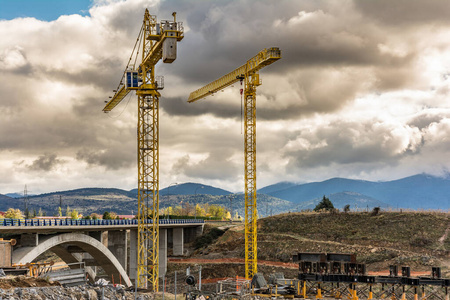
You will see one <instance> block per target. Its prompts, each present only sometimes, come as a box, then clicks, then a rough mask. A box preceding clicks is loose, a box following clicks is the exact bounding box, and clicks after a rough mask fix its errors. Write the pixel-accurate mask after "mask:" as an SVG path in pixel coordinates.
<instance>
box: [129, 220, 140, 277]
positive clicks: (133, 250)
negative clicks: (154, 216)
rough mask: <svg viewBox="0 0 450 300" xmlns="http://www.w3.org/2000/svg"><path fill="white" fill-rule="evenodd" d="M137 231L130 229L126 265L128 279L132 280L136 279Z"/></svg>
mask: <svg viewBox="0 0 450 300" xmlns="http://www.w3.org/2000/svg"><path fill="white" fill-rule="evenodd" d="M137 244H138V231H137V229H131V230H130V263H129V266H128V274H129V276H130V279H131V280H132V281H133V282H134V281H135V280H136V272H137V248H138V245H137Z"/></svg>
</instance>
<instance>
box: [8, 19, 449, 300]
mask: <svg viewBox="0 0 450 300" xmlns="http://www.w3.org/2000/svg"><path fill="white" fill-rule="evenodd" d="M172 17H173V18H172V19H171V20H165V21H160V22H158V20H157V17H156V16H154V15H151V14H150V13H149V11H148V10H146V11H145V14H144V19H143V22H142V27H141V30H140V32H139V35H138V37H137V39H136V44H135V45H134V49H133V52H132V54H131V56H130V57H129V59H128V60H127V65H126V68H125V70H124V72H123V74H118V77H120V76H119V75H121V80H120V82H119V85H118V86H117V88H116V89H115V90H114V95H113V96H111V97H110V99H109V100H108V101H105V103H106V105H105V106H104V108H103V112H105V113H108V112H110V111H112V110H113V109H114V108H115V107H116V106H117V105H119V104H120V103H121V102H122V100H123V99H124V98H125V97H126V96H127V95H128V94H129V93H132V92H134V93H135V94H136V95H137V109H138V114H137V115H138V120H137V152H138V162H137V165H138V168H137V169H138V170H137V178H138V207H137V215H136V217H137V220H136V222H135V223H133V222H131V221H130V222H122V223H120V222H110V223H108V224H106V223H101V222H92V221H91V222H89V223H87V222H84V223H83V222H81V221H82V220H80V222H78V221H77V222H75V223H73V222H71V223H68V221H67V220H66V221H65V223H64V222H63V221H62V220H56V221H54V220H53V221H48V223H45V221H43V223H39V221H38V222H37V223H36V222H34V221H30V220H23V221H18V222H16V223H14V222H12V223H7V222H6V221H4V222H3V225H1V226H0V229H2V230H4V232H5V233H7V234H8V235H9V239H6V238H5V240H0V268H2V267H3V269H5V270H7V271H9V272H10V274H14V273H16V274H23V275H28V276H33V277H41V278H47V279H48V280H50V279H51V280H52V281H58V280H59V279H61V278H62V277H64V276H66V275H67V274H68V273H66V275H64V274H63V273H61V274H56V275H52V276H53V277H49V276H50V274H52V272H54V271H56V270H55V269H54V265H53V264H54V263H53V262H51V263H50V262H48V263H45V262H44V263H42V262H37V260H42V257H39V258H36V260H34V261H26V259H27V258H29V257H32V255H35V254H36V255H35V256H34V257H36V256H37V255H42V253H44V252H42V251H41V250H39V249H40V248H39V247H41V248H42V249H44V246H45V247H47V248H46V249H49V251H53V252H54V253H56V254H57V255H58V256H59V257H60V258H61V259H62V261H64V263H67V265H66V266H64V267H65V268H66V269H68V270H69V271H70V272H71V273H70V274H68V275H67V276H68V277H70V280H72V279H73V278H74V276H75V277H76V278H78V281H68V282H66V283H65V285H66V286H73V285H79V284H87V282H89V281H90V282H91V283H92V284H93V283H95V282H98V281H97V280H98V276H96V275H98V274H99V273H89V272H90V271H89V272H87V271H86V269H87V268H86V267H88V266H89V267H92V270H97V269H96V268H98V267H99V266H100V267H101V268H103V269H104V271H105V272H104V273H103V275H104V277H105V278H106V279H107V280H108V281H112V282H113V284H114V285H120V286H123V287H124V289H125V290H126V291H127V292H128V293H129V294H127V297H132V295H133V292H135V293H137V292H139V293H140V294H139V295H140V296H139V297H144V296H142V295H144V294H145V293H150V294H151V293H153V294H157V295H162V297H163V299H164V297H169V294H170V295H171V296H170V297H172V296H173V297H174V298H175V299H176V298H177V295H179V296H178V297H180V294H182V295H183V297H184V298H185V299H186V300H205V299H211V300H220V299H262V298H272V299H281V298H289V299H349V300H357V299H390V300H394V299H401V300H406V299H408V300H419V299H421V300H425V299H430V300H431V299H439V300H449V299H450V296H449V295H450V291H449V289H450V278H449V277H448V274H449V272H448V270H449V269H448V268H449V267H448V263H449V251H450V249H449V248H448V247H449V237H448V235H449V228H450V223H449V218H448V213H446V212H443V213H439V214H437V216H436V220H437V221H436V222H437V224H439V225H436V226H438V228H437V229H436V228H435V231H436V232H438V233H436V234H439V236H438V238H435V237H433V239H431V238H430V240H431V242H428V240H425V242H423V243H422V244H420V243H419V242H417V244H414V245H413V244H408V243H409V242H408V239H409V238H408V237H406V238H405V240H401V239H396V241H389V240H388V239H385V240H382V239H381V238H380V240H379V241H378V240H376V239H375V238H373V239H372V238H371V237H370V236H364V238H360V239H358V242H355V241H350V238H348V237H347V236H345V237H343V236H342V235H338V234H335V235H334V236H332V237H331V235H330V237H329V236H328V234H331V232H333V229H332V228H331V225H330V224H331V222H330V221H329V220H325V221H323V223H321V222H319V223H318V224H315V225H312V222H313V220H317V219H319V218H328V217H329V218H334V219H333V220H338V221H336V222H337V223H339V224H350V223H346V222H347V221H344V218H347V217H348V218H349V216H350V217H351V216H352V215H351V214H345V215H344V213H339V212H337V213H336V212H335V215H333V214H331V213H329V212H319V213H314V214H313V213H311V214H309V215H307V216H306V217H308V218H311V221H307V222H308V223H309V224H310V226H313V227H316V228H317V227H322V228H323V231H324V232H325V233H323V232H320V234H322V235H320V234H319V233H318V232H316V233H314V234H311V236H307V235H306V232H305V231H304V230H303V234H304V235H303V236H302V231H301V230H299V231H298V232H296V231H295V230H294V228H296V226H297V225H298V224H304V223H306V222H304V221H302V220H301V219H300V218H302V217H303V215H301V213H297V214H294V213H292V214H285V215H280V216H275V217H268V218H265V219H264V220H260V219H258V213H257V187H256V182H257V178H256V177H257V174H258V172H257V170H256V166H257V163H256V157H257V150H256V120H257V118H256V102H257V101H256V96H257V88H258V87H259V86H261V85H262V84H263V83H262V78H261V77H262V76H261V77H260V74H259V73H260V71H262V70H263V69H264V68H265V67H269V66H270V65H271V64H273V63H276V62H277V61H278V60H280V59H282V49H279V48H277V47H268V48H265V49H261V50H260V51H259V52H258V53H255V55H254V56H253V57H250V58H249V59H248V60H247V61H246V62H243V64H242V65H240V66H237V67H236V69H234V70H232V71H230V72H228V73H225V74H224V75H223V76H222V77H220V78H218V79H216V80H214V81H212V82H210V83H208V84H206V85H205V86H203V87H200V88H198V89H197V90H195V91H193V92H192V93H191V94H190V95H189V97H186V98H187V99H186V100H187V101H188V102H189V103H194V102H195V103H194V104H192V105H198V106H200V105H202V103H201V102H202V101H200V100H201V99H204V98H207V97H208V96H213V95H214V94H215V93H217V92H220V91H222V90H224V89H225V88H227V87H230V86H232V85H234V84H236V85H240V95H241V99H230V101H239V100H241V101H242V103H243V104H242V105H243V109H242V110H243V125H244V130H243V137H244V143H243V144H244V149H243V150H244V151H243V152H244V162H243V171H244V174H243V178H244V189H243V193H244V195H245V216H244V220H243V222H242V224H241V223H238V224H233V223H232V222H231V224H228V223H223V224H221V223H220V222H218V223H217V224H213V223H212V222H211V223H209V224H206V225H205V222H203V221H201V222H200V221H199V220H197V219H194V220H183V222H181V221H175V220H172V221H171V220H163V219H161V218H160V215H161V214H160V204H159V197H160V195H159V191H160V186H159V182H160V178H159V176H160V175H159V171H160V168H164V161H160V153H159V149H160V144H161V143H164V140H160V134H159V121H160V109H159V107H160V105H159V101H160V98H161V97H162V90H163V89H164V78H163V77H162V76H159V75H157V72H156V66H157V64H158V63H159V62H160V61H161V60H162V62H163V63H174V62H175V61H176V58H177V44H178V43H179V42H182V40H183V39H184V27H183V24H182V22H179V21H177V14H176V13H175V12H174V13H173V14H172ZM180 55H182V53H181V54H180ZM205 63H207V62H205ZM203 101H208V99H205V100H203ZM406 214H407V213H402V214H400V213H398V214H395V215H394V214H392V215H391V214H389V213H381V215H382V218H383V219H381V217H380V215H370V214H369V213H354V215H353V219H356V218H360V217H361V218H363V219H364V220H365V221H363V222H368V223H373V224H375V223H376V222H380V225H377V226H379V227H380V228H381V226H382V224H385V223H386V222H387V223H389V220H390V219H392V220H396V218H398V219H401V218H403V217H404V216H405V215H406ZM414 217H415V216H412V217H411V218H414ZM277 218H280V219H277ZM281 218H282V219H284V220H289V222H290V223H289V224H288V225H286V227H287V228H285V229H284V231H283V232H281V229H280V228H282V226H281V224H283V223H282V221H281ZM297 218H299V219H297ZM339 218H340V219H339ZM376 218H378V219H376ZM270 222H273V223H274V224H277V225H273V224H272V227H270V229H269V226H268V224H269V223H270ZM363 224H364V223H363ZM363 224H360V226H359V227H358V228H348V229H346V231H347V232H353V235H356V234H357V231H358V230H363V227H364V225H363ZM8 226H9V227H11V228H12V229H10V231H7V230H8ZM52 226H53V227H52ZM102 226H104V227H102ZM106 226H110V227H106ZM205 226H206V227H207V228H206V229H207V230H205ZM277 226H278V227H277ZM305 226H306V225H305ZM411 226H412V225H411ZM420 226H421V225H419V227H418V228H417V231H420ZM423 226H424V227H426V225H423ZM430 226H431V225H430ZM75 227H76V228H78V229H74V228H75ZM212 227H214V228H219V229H217V230H221V233H220V234H219V235H218V237H215V239H213V240H212V241H210V243H207V244H205V245H201V246H195V243H196V241H198V240H199V238H200V237H202V236H204V235H205V234H206V233H208V232H210V231H211V230H212V229H211V228H212ZM349 227H351V226H350V225H349ZM367 227H369V226H367ZM105 228H106V229H105ZM108 228H109V229H108ZM230 228H231V229H230ZM274 228H277V229H274ZM38 229H39V230H41V231H39V232H38V231H36V230H38ZM278 229H279V230H280V232H278V233H277V232H276V231H277V230H278ZM13 230H14V231H15V233H16V234H18V233H17V232H19V231H21V232H20V236H17V237H16V236H14V235H13ZM33 230H34V231H33ZM260 230H262V232H263V234H262V235H261V236H260V235H259V231H260ZM318 230H319V229H318ZM376 230H378V229H374V232H373V234H374V235H375V231H376ZM389 230H392V228H390V229H389ZM422 230H425V229H422ZM75 231H76V232H75ZM205 231H207V232H205ZM271 231H272V232H271ZM399 231H400V230H399ZM367 232H369V231H367ZM367 232H365V233H364V234H370V232H369V233H367ZM270 234H273V235H270ZM82 235H85V237H84V236H83V237H81V236H82ZM294 235H296V237H295V238H294ZM405 235H407V234H405ZM299 236H301V238H300V237H299ZM323 236H326V238H323ZM81 238H83V240H82V241H77V239H81ZM291 239H292V240H294V239H296V241H295V242H296V243H297V244H293V245H289V246H286V247H285V248H282V245H284V244H283V243H285V242H286V241H289V240H291ZM441 239H442V241H441ZM50 240H52V243H50V242H49V241H50ZM319 241H320V242H319ZM372 241H375V242H374V244H372ZM69 242H70V243H69ZM307 242H310V243H311V244H310V245H309V246H305V245H306V244H307ZM183 243H186V244H188V245H186V246H183ZM47 244H48V245H47ZM269 244H270V245H272V248H270V249H269V247H268V245H269ZM311 245H313V246H311ZM356 245H362V246H361V247H362V248H364V252H363V251H362V250H360V249H357V246H356ZM27 247H29V248H30V249H31V248H32V247H34V248H33V249H32V250H30V251H29V252H27V253H25V248H27ZM214 247H215V248H214ZM358 247H359V246H358ZM433 247H434V248H433ZM36 249H37V250H36ZM381 249H382V250H381ZM417 249H420V251H422V252H420V251H419V250H417ZM107 250H109V251H110V252H111V254H110V253H109V252H108V253H106V251H107ZM33 251H34V252H33ZM39 251H41V252H39ZM402 251H403V252H402ZM14 252H15V253H16V254H14ZM269 252H270V253H269ZM356 252H359V253H364V255H361V258H362V260H360V257H359V256H358V255H357V254H356ZM30 253H31V254H30ZM419 253H420V254H419ZM377 255H378V256H377ZM381 255H385V256H383V257H382V258H379V256H381ZM402 255H403V256H405V257H408V259H404V260H403V261H402V260H401V259H400V258H401V257H403V256H402ZM408 255H409V256H408ZM191 256H192V257H191ZM416 256H417V257H432V258H429V259H428V260H427V261H425V260H424V261H425V262H424V263H422V264H421V263H418V262H417V260H414V259H415V257H416ZM375 257H376V258H375ZM221 259H222V260H221ZM396 259H397V260H396ZM12 262H16V263H15V264H13V263H12ZM69 262H70V263H69ZM374 262H376V263H379V264H378V265H377V264H376V263H374ZM382 262H384V264H383V263H382ZM210 264H212V265H210ZM369 264H370V265H371V266H373V267H375V268H376V270H370V269H369V266H368V265H369ZM411 264H412V265H411ZM433 264H436V265H433ZM52 268H53V269H52ZM415 268H418V269H415ZM92 274H94V275H92ZM105 274H106V275H105ZM57 275H60V277H58V276H57ZM69 275H70V276H69ZM46 276H47V277H46ZM52 278H53V279H52ZM2 280H3V279H1V278H0V288H2V289H6V288H11V287H12V286H13V285H11V286H6V285H4V286H3V287H2ZM80 280H81V281H80ZM80 282H81V283H80ZM61 284H63V285H64V283H63V282H61ZM165 293H167V294H165ZM96 295H97V297H98V299H103V298H101V297H103V294H101V290H100V289H97V292H96ZM136 295H137V294H134V296H135V297H137V296H136ZM82 297H85V296H83V295H81V294H80V298H79V299H91V298H82ZM89 297H91V296H89ZM123 297H125V294H123ZM126 299H128V298H126ZM142 299H143V298H142Z"/></svg>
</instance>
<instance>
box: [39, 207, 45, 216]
mask: <svg viewBox="0 0 450 300" xmlns="http://www.w3.org/2000/svg"><path fill="white" fill-rule="evenodd" d="M38 216H39V217H42V216H44V213H43V212H42V208H40V207H39V212H38Z"/></svg>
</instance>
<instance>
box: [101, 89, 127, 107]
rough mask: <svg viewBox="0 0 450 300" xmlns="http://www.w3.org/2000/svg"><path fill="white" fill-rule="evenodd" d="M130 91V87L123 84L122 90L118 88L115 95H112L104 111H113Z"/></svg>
mask: <svg viewBox="0 0 450 300" xmlns="http://www.w3.org/2000/svg"><path fill="white" fill-rule="evenodd" d="M129 92H130V89H127V88H126V87H125V85H122V87H121V88H120V90H118V91H117V92H116V94H115V95H114V97H112V99H111V100H110V101H109V102H108V103H107V104H106V105H105V107H104V108H103V111H104V112H109V111H111V110H112V109H113V108H114V107H116V106H117V105H118V104H119V103H120V102H121V101H122V100H123V98H125V97H126V96H127V95H128V93H129Z"/></svg>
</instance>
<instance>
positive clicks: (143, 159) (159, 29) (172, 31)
mask: <svg viewBox="0 0 450 300" xmlns="http://www.w3.org/2000/svg"><path fill="white" fill-rule="evenodd" d="M172 16H173V21H161V23H157V20H156V16H152V15H150V13H149V12H148V10H147V9H146V10H145V15H144V22H143V24H142V27H141V30H140V32H139V35H138V38H137V40H136V44H135V46H134V49H133V52H132V54H131V57H130V59H129V61H128V65H127V67H126V69H125V72H124V74H123V76H122V79H121V81H120V84H119V87H118V88H117V90H115V94H114V96H113V97H112V99H111V100H110V101H109V102H108V103H107V104H106V106H105V107H104V108H103V111H104V112H109V111H111V110H112V109H113V108H114V107H115V106H116V105H117V104H119V103H120V102H121V101H122V100H123V99H124V98H125V96H126V95H127V94H128V93H129V92H130V91H136V94H137V96H138V138H137V140H138V214H137V217H138V253H137V268H138V270H137V272H138V274H137V279H136V280H137V285H138V286H139V287H148V288H151V289H153V291H158V277H159V97H160V96H161V94H160V93H159V92H158V90H161V89H163V88H164V80H163V78H162V77H156V76H155V66H156V64H157V63H158V62H159V60H161V59H162V60H163V62H164V63H172V62H173V61H174V60H175V59H176V53H177V42H179V41H181V40H182V39H183V37H184V33H183V24H182V23H181V22H176V13H173V14H172ZM139 51H142V53H141V54H139ZM133 58H134V64H132V60H133ZM139 58H140V64H139V65H138V66H137V64H136V62H138V59H139ZM136 66H137V67H136Z"/></svg>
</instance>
